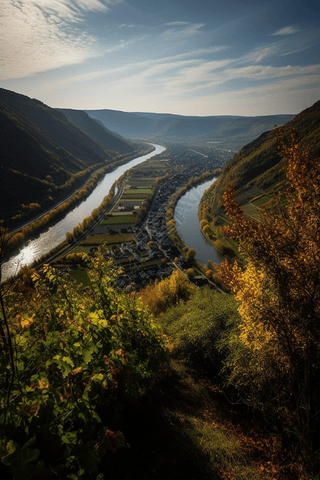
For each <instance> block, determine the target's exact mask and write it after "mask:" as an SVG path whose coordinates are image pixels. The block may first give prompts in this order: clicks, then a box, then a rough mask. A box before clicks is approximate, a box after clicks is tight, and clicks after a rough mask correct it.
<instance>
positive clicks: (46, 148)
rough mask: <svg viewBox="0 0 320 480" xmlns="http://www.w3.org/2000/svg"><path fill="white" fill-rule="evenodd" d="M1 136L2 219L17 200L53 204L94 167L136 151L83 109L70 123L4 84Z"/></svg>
mask: <svg viewBox="0 0 320 480" xmlns="http://www.w3.org/2000/svg"><path fill="white" fill-rule="evenodd" d="M70 115H71V114H70V113H69V112H68V116H70ZM78 117H80V118H81V117H83V119H82V120H81V121H82V128H81V129H80V128H79V126H77V122H78V123H81V121H80V120H79V118H78ZM0 141H1V160H0V178H1V189H0V219H5V220H6V221H8V219H10V218H11V217H12V215H15V214H16V213H17V212H18V211H19V209H21V205H22V204H30V203H40V204H41V206H42V207H43V206H48V205H50V202H51V204H52V202H55V201H56V200H58V199H59V198H60V197H61V196H63V195H66V194H67V193H70V192H71V190H72V188H74V187H75V185H76V184H77V183H79V181H80V180H81V182H83V181H84V180H85V178H86V176H87V177H88V176H89V175H90V173H91V171H93V170H94V169H96V168H98V167H100V166H104V165H108V164H109V163H112V161H113V159H114V158H115V157H116V155H118V154H119V153H120V154H125V153H132V152H133V151H134V150H135V147H134V146H133V145H132V144H131V143H130V142H128V141H126V140H125V139H121V138H119V136H118V135H113V134H112V132H109V131H107V130H106V129H105V128H104V127H102V126H101V125H100V124H99V123H98V122H96V121H93V120H92V119H90V117H89V116H88V115H86V114H85V113H82V115H81V114H79V115H78V114H75V115H74V121H73V122H71V121H69V120H68V118H67V116H66V115H64V114H63V113H62V112H61V111H58V110H55V109H53V108H50V107H48V106H47V105H45V104H43V103H42V102H39V101H38V100H35V99H31V98H29V97H27V96H24V95H19V94H17V93H14V92H11V91H9V90H5V89H0ZM77 175H78V176H77ZM76 180H77V181H76ZM75 181H76V182H75ZM71 187H72V188H71Z"/></svg>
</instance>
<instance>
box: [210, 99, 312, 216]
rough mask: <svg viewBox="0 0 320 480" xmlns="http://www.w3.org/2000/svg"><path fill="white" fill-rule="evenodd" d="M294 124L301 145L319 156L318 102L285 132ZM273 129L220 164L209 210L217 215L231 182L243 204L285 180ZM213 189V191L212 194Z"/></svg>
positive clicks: (271, 189) (290, 125)
mask: <svg viewBox="0 0 320 480" xmlns="http://www.w3.org/2000/svg"><path fill="white" fill-rule="evenodd" d="M293 127H295V128H296V130H297V132H298V135H299V137H300V138H301V139H302V145H304V146H307V145H309V147H310V154H311V155H313V156H319V155H320V101H319V102H316V103H315V104H314V105H313V106H312V107H310V108H307V109H306V110H304V111H302V112H301V113H299V114H298V115H297V116H296V117H294V119H293V120H291V121H290V122H288V123H286V125H285V126H284V132H285V135H286V134H288V133H289V131H290V129H291V128H293ZM277 146H278V144H277V140H276V136H275V132H274V131H269V132H266V133H263V134H262V135H260V137H258V138H257V139H256V140H254V141H253V142H251V143H249V144H248V145H246V146H245V147H243V148H242V149H241V150H240V151H239V152H238V153H237V154H236V155H235V156H234V157H233V158H232V159H231V160H229V161H228V162H227V163H226V165H225V166H224V167H223V170H222V174H221V175H220V177H219V178H218V180H217V181H216V182H215V183H214V184H213V186H212V187H211V189H212V195H211V198H212V204H211V209H212V213H213V214H214V215H216V214H217V213H218V211H219V208H220V207H221V204H222V195H223V193H224V191H225V190H226V188H227V183H232V184H234V186H235V188H236V200H237V201H238V202H239V203H240V204H242V205H244V204H246V203H248V202H249V201H250V199H252V198H254V197H256V196H259V195H262V194H264V193H272V191H273V190H274V189H277V188H279V187H280V186H281V184H282V183H283V182H284V180H285V172H284V171H283V169H282V167H283V165H284V161H283V160H281V158H280V157H279V155H278V151H277ZM213 192H214V194H213Z"/></svg>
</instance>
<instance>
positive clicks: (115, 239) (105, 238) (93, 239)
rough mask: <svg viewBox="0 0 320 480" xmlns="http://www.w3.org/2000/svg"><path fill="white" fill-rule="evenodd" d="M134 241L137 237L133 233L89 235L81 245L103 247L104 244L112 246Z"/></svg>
mask: <svg viewBox="0 0 320 480" xmlns="http://www.w3.org/2000/svg"><path fill="white" fill-rule="evenodd" d="M134 239H135V237H134V235H133V234H132V233H116V234H115V235H109V234H108V233H105V234H102V235H89V236H88V237H87V238H86V239H85V240H83V241H82V242H81V245H101V244H102V243H108V245H112V244H115V243H123V242H132V241H134Z"/></svg>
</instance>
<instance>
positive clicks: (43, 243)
mask: <svg viewBox="0 0 320 480" xmlns="http://www.w3.org/2000/svg"><path fill="white" fill-rule="evenodd" d="M152 145H153V146H154V147H155V150H153V151H152V152H151V153H148V154H147V155H143V156H141V157H137V158H135V159H133V160H130V162H128V163H126V164H125V165H122V166H120V167H118V168H117V169H116V170H114V171H113V172H110V173H107V174H106V175H105V177H104V178H103V179H102V180H101V182H100V183H99V184H98V185H97V186H96V188H95V189H94V190H93V192H92V193H91V194H90V195H89V196H88V197H87V198H86V200H84V201H83V202H82V203H81V204H80V205H78V206H77V207H75V208H74V209H73V210H72V211H71V212H69V213H68V214H67V215H66V216H65V217H64V218H63V219H62V220H60V221H58V222H57V223H56V224H54V225H52V226H50V227H49V228H48V229H47V230H46V231H44V232H43V233H41V234H39V235H37V236H35V237H33V238H31V239H30V240H28V241H27V243H26V244H25V245H24V246H23V247H22V248H21V249H20V251H19V253H18V254H17V255H15V256H14V257H11V259H10V260H8V262H6V263H4V264H3V265H2V279H3V280H5V279H6V278H9V277H11V276H14V275H16V274H17V273H18V271H19V270H20V268H21V267H23V266H25V265H31V264H32V263H33V262H34V261H35V260H37V259H38V258H40V257H42V255H44V254H46V253H48V252H50V250H52V249H53V248H54V247H56V246H57V245H59V244H60V243H62V242H63V241H64V240H65V237H66V233H67V232H70V231H72V230H73V228H74V227H75V226H76V225H78V224H79V223H81V222H82V220H83V219H84V218H85V217H88V216H89V215H91V212H92V211H93V210H94V209H95V208H97V207H99V205H100V204H101V203H102V200H103V199H104V197H105V196H106V195H108V193H109V191H110V189H111V187H112V185H113V184H114V182H115V181H116V180H117V179H118V178H119V177H121V175H122V174H123V173H124V172H125V171H126V170H128V169H129V168H131V167H134V166H135V165H138V164H139V163H142V162H144V161H146V160H148V159H149V158H151V157H153V156H154V155H158V154H159V153H161V152H163V151H164V150H165V148H164V147H162V146H160V145H156V144H152Z"/></svg>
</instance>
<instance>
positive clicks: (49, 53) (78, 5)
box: [0, 0, 120, 80]
mask: <svg viewBox="0 0 320 480" xmlns="http://www.w3.org/2000/svg"><path fill="white" fill-rule="evenodd" d="M118 1H120V0H107V1H106V0H105V1H102V0H1V2H2V3H1V16H0V29H1V38H0V51H1V52H2V61H1V68H0V78H1V79H2V80H5V79H10V78H21V77H25V76H28V75H32V74H35V73H38V72H43V71H45V70H49V69H54V68H60V67H63V66H66V65H73V64H77V63H80V62H82V61H83V60H84V59H86V58H88V57H90V56H94V55H95V54H96V51H95V47H96V41H95V38H94V37H93V36H92V35H89V34H88V33H87V32H86V30H85V29H84V28H83V27H82V24H83V20H84V18H85V15H86V13H88V12H89V11H91V12H102V13H103V12H107V11H108V9H109V6H110V5H112V4H115V3H117V2H118Z"/></svg>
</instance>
